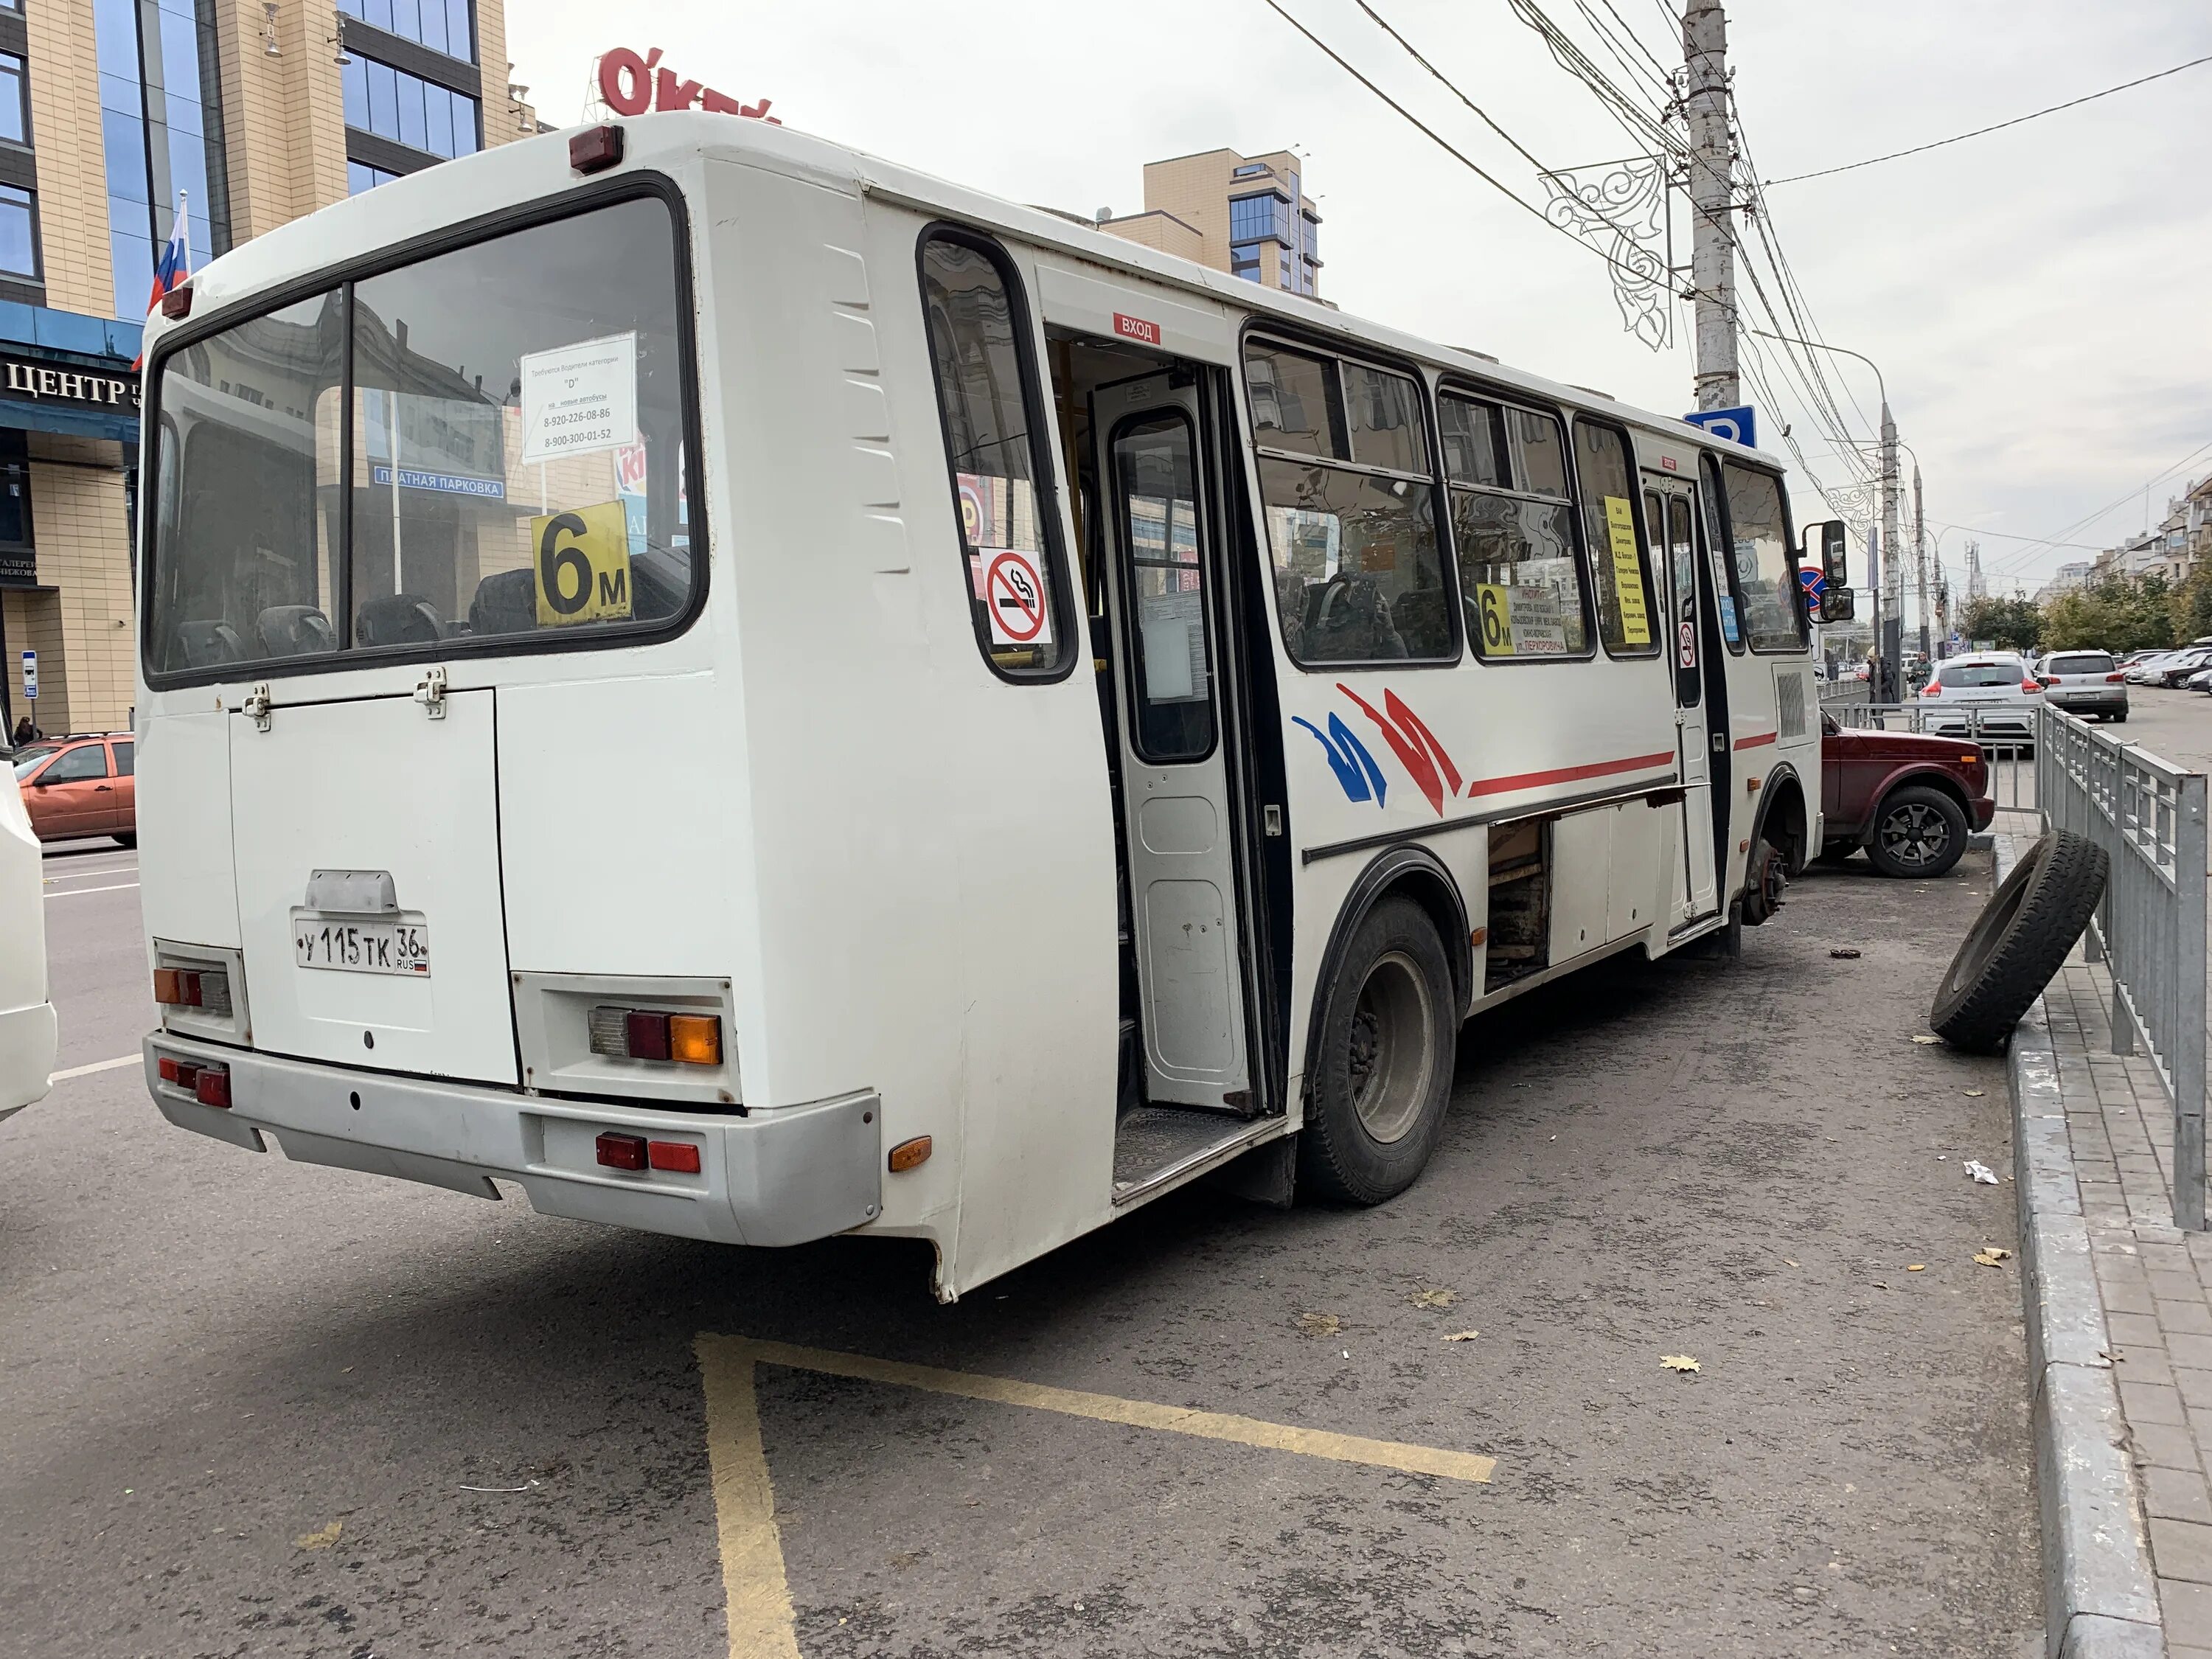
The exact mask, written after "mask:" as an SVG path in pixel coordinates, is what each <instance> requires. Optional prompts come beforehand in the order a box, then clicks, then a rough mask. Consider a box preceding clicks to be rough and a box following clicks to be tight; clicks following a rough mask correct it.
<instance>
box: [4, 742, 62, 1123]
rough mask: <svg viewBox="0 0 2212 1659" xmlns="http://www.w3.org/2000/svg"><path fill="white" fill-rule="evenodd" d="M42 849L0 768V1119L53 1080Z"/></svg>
mask: <svg viewBox="0 0 2212 1659" xmlns="http://www.w3.org/2000/svg"><path fill="white" fill-rule="evenodd" d="M5 752H6V748H5V737H4V734H0V754H4V753H5ZM42 850H43V849H41V848H40V845H39V838H38V836H36V835H34V834H33V833H32V829H31V817H30V814H29V813H28V812H27V811H24V810H23V796H22V792H21V790H19V789H18V788H17V787H15V773H14V771H13V769H8V770H5V771H0V1118H4V1117H7V1116H9V1115H10V1114H12V1113H15V1112H18V1111H21V1109H23V1108H24V1107H26V1106H27V1105H29V1104H30V1103H32V1102H33V1101H34V1100H37V1099H39V1098H40V1097H42V1096H43V1095H44V1094H45V1093H46V1090H47V1089H48V1087H49V1086H51V1084H52V1073H53V1069H54V1007H53V1004H52V1003H51V1002H49V1001H47V1000H46V882H45V869H44V866H42V865H41V863H40V852H41V851H42Z"/></svg>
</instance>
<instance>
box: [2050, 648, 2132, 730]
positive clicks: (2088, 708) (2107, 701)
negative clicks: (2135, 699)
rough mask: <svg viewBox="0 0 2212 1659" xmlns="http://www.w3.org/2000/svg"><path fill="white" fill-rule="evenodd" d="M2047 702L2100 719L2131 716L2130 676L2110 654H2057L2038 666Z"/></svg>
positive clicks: (2090, 652)
mask: <svg viewBox="0 0 2212 1659" xmlns="http://www.w3.org/2000/svg"><path fill="white" fill-rule="evenodd" d="M2035 677H2036V678H2038V679H2039V680H2041V681H2042V682H2043V696H2044V701H2045V702H2048V703H2049V704H2050V705H2051V707H2052V708H2063V709H2064V710H2065V711H2066V712H2067V713H2068V714H2084V715H2087V714H2094V715H2095V716H2096V717H2097V718H2098V719H2099V720H2125V719H2127V717H2128V677H2127V675H2126V674H2125V673H2124V672H2123V671H2122V670H2121V668H2120V665H2119V664H2118V663H2116V662H2114V661H2113V660H2112V653H2110V652H2108V651H2054V652H2052V653H2051V654H2050V655H2049V656H2047V657H2045V658H2044V659H2042V660H2041V661H2040V662H2039V663H2037V664H2036V665H2035Z"/></svg>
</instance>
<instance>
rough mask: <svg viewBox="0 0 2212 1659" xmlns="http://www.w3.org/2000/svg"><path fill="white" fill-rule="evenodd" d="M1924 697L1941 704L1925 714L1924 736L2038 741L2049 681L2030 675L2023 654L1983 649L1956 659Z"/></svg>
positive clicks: (1926, 687)
mask: <svg viewBox="0 0 2212 1659" xmlns="http://www.w3.org/2000/svg"><path fill="white" fill-rule="evenodd" d="M1920 695H1921V696H1922V698H1923V699H1924V700H1926V701H1927V702H1931V703H1934V704H1935V705H1936V706H1935V707H1934V708H1929V709H1927V710H1926V711H1925V712H1924V713H1923V714H1922V716H1921V722H1920V727H1921V730H1922V731H1923V732H1936V733H1937V734H1938V735H1949V734H1952V733H1956V734H1957V735H1959V736H1960V737H1979V736H1981V735H1983V734H1984V733H1986V734H1987V735H1989V736H1990V737H2000V738H2033V736H2034V735H2035V710H2036V707H2037V705H2038V704H2039V703H2040V702H2042V701H2043V682H2042V681H2040V680H2039V679H2037V678H2035V676H2034V675H2033V674H2031V673H2029V672H2028V671H2027V662H2026V661H2025V660H2023V659H2021V657H2020V656H2019V655H2018V654H2017V653H2014V652H2010V651H1994V652H1992V651H1981V652H1976V653H1974V654H1972V656H1966V657H1953V658H1952V659H1950V660H1949V661H1948V662H1946V663H1945V664H1944V665H1943V666H1942V669H1940V670H1939V671H1937V673H1936V678H1934V679H1932V680H1930V681H1929V682H1928V684H1925V685H1923V686H1922V687H1921V688H1920ZM1954 715H1955V718H1954Z"/></svg>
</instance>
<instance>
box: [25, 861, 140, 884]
mask: <svg viewBox="0 0 2212 1659" xmlns="http://www.w3.org/2000/svg"><path fill="white" fill-rule="evenodd" d="M137 873H138V866H137V865H135V864H93V865H87V866H85V867H84V868H83V869H82V870H63V871H59V872H56V873H55V874H53V875H51V876H48V877H47V878H46V879H47V880H48V881H86V880H89V879H90V878H93V877H94V876H135V875H137Z"/></svg>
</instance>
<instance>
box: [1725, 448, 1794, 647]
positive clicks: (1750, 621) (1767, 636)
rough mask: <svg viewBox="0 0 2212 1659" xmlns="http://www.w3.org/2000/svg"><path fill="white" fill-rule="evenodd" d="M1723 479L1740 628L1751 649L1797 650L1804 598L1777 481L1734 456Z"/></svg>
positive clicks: (1779, 486)
mask: <svg viewBox="0 0 2212 1659" xmlns="http://www.w3.org/2000/svg"><path fill="white" fill-rule="evenodd" d="M1721 473H1722V476H1723V477H1725V478H1726V479H1727V480H1728V515H1729V536H1730V537H1731V538H1733V542H1734V548H1733V550H1734V552H1735V577H1736V581H1735V585H1736V592H1739V593H1741V595H1742V596H1743V631H1744V633H1745V635H1747V637H1748V638H1749V639H1750V641H1751V648H1752V649H1753V650H1754V651H1802V650H1803V649H1804V648H1805V601H1804V594H1803V590H1802V588H1800V587H1799V586H1798V585H1797V562H1796V559H1795V558H1794V557H1793V556H1792V555H1791V550H1790V524H1789V520H1787V519H1786V518H1785V517H1784V513H1783V508H1782V486H1781V483H1779V482H1778V480H1777V479H1776V478H1775V477H1774V476H1773V475H1772V474H1771V473H1767V472H1754V471H1752V470H1751V468H1749V467H1747V466H1739V465H1736V464H1735V462H1734V461H1729V462H1727V463H1725V464H1724V465H1723V466H1722V468H1721Z"/></svg>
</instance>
